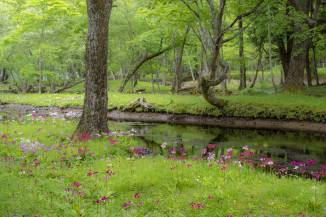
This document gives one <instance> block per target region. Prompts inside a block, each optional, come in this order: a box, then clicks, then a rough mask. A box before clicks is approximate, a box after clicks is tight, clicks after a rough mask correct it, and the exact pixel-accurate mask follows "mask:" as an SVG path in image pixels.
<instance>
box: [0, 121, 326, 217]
mask: <svg viewBox="0 0 326 217" xmlns="http://www.w3.org/2000/svg"><path fill="white" fill-rule="evenodd" d="M75 126H76V123H75V122H72V121H64V120H34V121H32V120H24V121H21V122H18V121H7V122H2V123H0V171H1V173H0V185H1V186H2V187H1V188H0V201H1V203H0V216H22V215H28V216H153V217H159V216H177V217H179V216H180V217H181V216H205V217H207V216H222V217H225V216H257V217H260V216H294V217H297V216H300V215H301V216H323V215H324V214H325V210H323V209H324V208H325V206H326V204H325V199H326V198H325V195H326V185H325V183H323V182H316V181H313V180H305V179H301V178H285V177H283V178H278V177H276V176H275V175H273V174H270V173H268V172H262V171H260V170H255V169H253V168H251V167H249V166H242V167H239V166H238V165H237V164H235V163H232V162H231V161H230V162H229V163H226V164H220V163H217V162H214V161H212V162H208V161H206V160H190V159H189V160H168V159H166V158H164V157H159V156H156V157H155V156H148V157H144V158H138V157H134V156H132V157H131V155H130V152H129V150H130V147H136V146H139V144H137V142H136V141H135V140H133V139H132V138H130V137H110V138H111V139H108V137H107V136H102V137H101V138H98V139H96V140H92V141H85V142H80V143H72V142H71V141H70V139H69V138H70V136H71V134H72V133H73V130H74V128H75ZM112 140H114V141H115V142H114V143H112ZM110 141H111V142H110ZM37 142H40V143H41V144H44V145H45V147H48V148H45V147H44V146H42V145H40V143H37Z"/></svg>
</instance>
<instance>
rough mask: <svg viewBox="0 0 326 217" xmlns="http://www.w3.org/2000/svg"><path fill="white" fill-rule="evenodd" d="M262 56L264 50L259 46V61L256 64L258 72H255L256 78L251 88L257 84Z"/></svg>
mask: <svg viewBox="0 0 326 217" xmlns="http://www.w3.org/2000/svg"><path fill="white" fill-rule="evenodd" d="M262 57H263V52H262V50H261V47H260V48H259V55H258V62H257V66H256V73H255V76H254V78H253V80H252V83H251V86H250V88H253V87H254V86H255V85H256V81H257V78H258V73H259V69H260V68H261V60H262Z"/></svg>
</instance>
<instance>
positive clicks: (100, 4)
mask: <svg viewBox="0 0 326 217" xmlns="http://www.w3.org/2000/svg"><path fill="white" fill-rule="evenodd" d="M111 9H112V0H87V13H88V35H87V43H86V89H85V99H84V107H83V114H82V117H81V119H80V122H79V124H78V127H77V130H76V132H75V136H74V137H76V136H77V138H78V136H80V135H82V134H85V133H89V134H93V133H96V132H106V131H107V130H108V125H107V121H108V118H107V109H108V108H107V107H108V83H107V58H108V26H109V18H110V15H111Z"/></svg>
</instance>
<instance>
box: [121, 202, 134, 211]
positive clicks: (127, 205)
mask: <svg viewBox="0 0 326 217" xmlns="http://www.w3.org/2000/svg"><path fill="white" fill-rule="evenodd" d="M131 206H132V202H131V201H128V202H126V203H124V204H122V208H123V209H128V208H129V207H131Z"/></svg>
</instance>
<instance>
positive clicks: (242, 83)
mask: <svg viewBox="0 0 326 217" xmlns="http://www.w3.org/2000/svg"><path fill="white" fill-rule="evenodd" d="M242 28H243V22H242V19H239V31H241V33H240V36H239V37H240V38H239V41H240V43H239V58H240V87H239V90H243V89H245V88H247V78H246V61H245V56H244V40H243V32H242Z"/></svg>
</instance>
